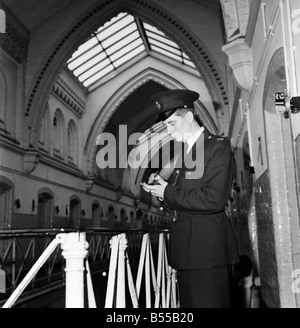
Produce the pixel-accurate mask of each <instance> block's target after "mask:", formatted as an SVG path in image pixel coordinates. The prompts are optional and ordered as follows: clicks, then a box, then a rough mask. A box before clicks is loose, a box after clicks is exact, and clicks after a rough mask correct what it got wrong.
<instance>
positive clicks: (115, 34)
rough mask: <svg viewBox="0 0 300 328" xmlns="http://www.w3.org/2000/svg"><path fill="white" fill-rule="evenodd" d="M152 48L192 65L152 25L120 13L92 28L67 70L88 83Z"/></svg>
mask: <svg viewBox="0 0 300 328" xmlns="http://www.w3.org/2000/svg"><path fill="white" fill-rule="evenodd" d="M143 52H144V53H147V54H148V55H153V54H154V53H155V52H156V53H158V54H161V55H163V56H164V57H165V58H169V59H173V60H175V61H177V62H180V63H181V64H183V65H187V66H189V67H192V68H195V66H194V64H193V63H192V61H191V60H190V59H189V58H188V56H186V55H185V54H184V53H183V51H182V50H181V49H180V48H179V47H178V45H177V44H176V43H175V42H173V41H172V40H170V39H169V38H168V37H167V36H166V35H165V34H164V33H163V32H161V31H159V30H158V29H156V28H155V27H154V26H152V25H150V24H147V23H145V22H142V21H141V20H140V19H137V18H135V17H133V16H132V15H129V14H127V13H120V14H119V15H118V16H116V17H114V18H112V19H111V20H110V21H109V22H107V23H105V24H104V25H103V26H101V27H100V28H99V29H98V30H96V31H95V32H94V33H93V34H92V35H91V36H90V38H89V39H88V40H87V41H86V42H85V43H83V44H82V45H81V46H80V47H79V48H78V49H77V50H76V51H75V52H74V53H73V55H72V57H71V58H70V59H69V60H68V63H67V66H68V68H69V70H70V71H72V72H73V74H74V75H75V76H76V77H77V78H78V80H79V81H80V82H82V83H83V85H84V86H85V87H89V86H91V85H92V84H93V83H95V82H97V81H98V80H100V79H101V78H103V77H104V76H106V75H107V74H109V73H111V72H113V71H114V70H116V69H117V68H119V67H121V66H122V65H123V64H125V63H127V62H129V61H130V60H132V59H134V58H135V57H136V56H138V55H139V54H141V53H143Z"/></svg>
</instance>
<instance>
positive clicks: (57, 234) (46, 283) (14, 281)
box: [0, 228, 176, 307]
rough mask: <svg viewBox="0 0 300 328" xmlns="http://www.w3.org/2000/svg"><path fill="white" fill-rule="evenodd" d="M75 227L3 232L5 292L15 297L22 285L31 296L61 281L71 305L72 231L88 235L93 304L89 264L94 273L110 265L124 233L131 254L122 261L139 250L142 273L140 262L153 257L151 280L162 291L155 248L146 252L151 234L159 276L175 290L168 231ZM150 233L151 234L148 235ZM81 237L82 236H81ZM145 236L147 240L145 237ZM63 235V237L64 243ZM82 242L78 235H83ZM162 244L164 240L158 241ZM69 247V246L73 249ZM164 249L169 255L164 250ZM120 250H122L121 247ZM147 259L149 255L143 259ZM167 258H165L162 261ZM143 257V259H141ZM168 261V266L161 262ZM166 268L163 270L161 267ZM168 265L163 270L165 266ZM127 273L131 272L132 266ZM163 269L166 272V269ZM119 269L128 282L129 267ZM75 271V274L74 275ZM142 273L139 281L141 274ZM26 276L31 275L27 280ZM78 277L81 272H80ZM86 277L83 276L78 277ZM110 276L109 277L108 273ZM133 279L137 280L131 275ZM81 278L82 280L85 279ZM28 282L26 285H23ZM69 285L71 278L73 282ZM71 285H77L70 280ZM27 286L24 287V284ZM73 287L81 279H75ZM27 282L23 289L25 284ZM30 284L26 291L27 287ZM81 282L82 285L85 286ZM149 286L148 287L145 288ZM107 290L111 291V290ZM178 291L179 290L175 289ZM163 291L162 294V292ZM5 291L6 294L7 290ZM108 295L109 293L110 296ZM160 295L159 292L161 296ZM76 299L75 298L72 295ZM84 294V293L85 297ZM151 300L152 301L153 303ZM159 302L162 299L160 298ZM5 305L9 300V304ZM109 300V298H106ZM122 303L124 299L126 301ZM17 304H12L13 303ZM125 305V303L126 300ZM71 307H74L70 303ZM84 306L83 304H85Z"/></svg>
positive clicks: (0, 242) (0, 233) (0, 241)
mask: <svg viewBox="0 0 300 328" xmlns="http://www.w3.org/2000/svg"><path fill="white" fill-rule="evenodd" d="M75 231H76V230H75V229H66V230H62V229H51V230H47V229H39V230H36V229H34V230H14V231H8V230H4V231H0V257H1V259H2V269H4V270H5V273H6V277H7V290H6V291H7V294H6V296H9V295H10V296H9V297H11V296H12V295H16V290H18V293H19V291H20V290H22V292H21V293H20V294H22V296H23V298H24V294H25V298H26V297H30V296H29V295H30V294H33V295H34V294H35V293H36V291H37V290H39V289H42V288H48V290H49V289H51V288H55V285H56V286H58V285H59V286H60V287H61V286H62V285H64V284H65V285H66V286H65V288H66V306H68V307H69V305H67V298H68V297H67V290H68V286H67V281H68V279H67V275H68V273H67V269H66V268H65V265H66V264H67V258H66V256H67V254H68V253H66V251H65V250H64V247H65V246H64V244H65V238H66V236H68V235H70V236H71V235H72V236H76V234H77V236H81V237H80V238H81V239H83V238H84V239H85V242H86V245H88V246H87V250H86V255H85V256H84V257H81V256H79V258H80V261H81V260H82V259H83V258H84V259H86V261H85V270H86V271H87V272H88V273H89V274H88V275H87V285H88V286H87V287H88V291H90V293H89V295H88V297H89V304H93V296H91V295H92V294H93V292H92V291H91V288H92V287H91V286H92V279H91V275H90V274H91V271H90V266H91V267H92V271H93V272H97V271H103V270H104V269H105V268H106V269H107V268H108V265H110V266H111V263H112V261H115V256H112V255H113V252H112V251H113V246H112V245H113V240H115V239H116V238H119V236H123V235H124V236H125V234H126V250H125V251H124V252H123V254H125V253H126V257H123V260H124V259H126V261H127V269H128V264H129V256H131V257H136V256H138V255H139V253H140V256H141V257H140V262H139V263H140V264H139V272H140V270H141V269H140V268H141V263H144V262H145V263H147V261H149V260H151V263H152V281H153V288H154V293H155V295H157V290H159V284H160V283H162V284H163V285H164V284H165V280H164V281H162V280H161V278H160V281H159V280H158V278H156V274H155V275H154V276H153V273H154V272H155V271H154V265H153V256H152V254H151V253H149V251H148V252H145V249H148V250H151V244H150V235H151V242H152V245H154V247H158V254H156V256H157V259H158V261H159V262H158V263H157V266H156V267H157V268H156V270H158V271H157V277H158V276H160V277H161V274H163V275H166V277H165V278H166V279H167V280H166V283H167V284H169V287H168V288H169V292H170V290H171V286H172V284H171V281H172V280H171V279H173V285H174V282H175V276H174V277H173V278H170V277H171V271H168V270H169V268H168V266H167V265H166V263H167V262H166V261H167V257H166V251H165V249H166V248H165V243H164V241H165V238H164V239H161V238H162V237H161V236H166V235H167V231H165V232H164V233H161V234H160V237H159V231H153V232H151V233H150V234H149V232H147V231H143V230H130V231H120V229H116V230H108V229H103V228H91V229H86V232H84V233H83V232H79V231H76V232H75ZM82 233H83V234H84V237H82ZM145 236H147V237H145ZM78 238H79V237H78ZM145 238H146V239H145ZM63 240H64V242H62V241H63ZM78 241H79V239H78ZM59 244H61V249H62V250H63V252H61V250H60V249H59V247H58V245H59ZM158 244H159V245H158ZM145 245H146V248H145ZM72 247H75V248H76V247H77V246H76V243H75V244H74V243H73V244H72ZM69 252H70V250H69ZM162 252H165V254H164V255H162V254H163V253H162ZM117 254H118V256H119V254H121V252H120V253H119V251H117ZM141 259H144V260H141ZM162 259H163V262H162ZM123 260H120V259H119V260H118V261H119V266H118V269H119V268H120V267H121V262H122V261H123ZM141 261H144V262H141ZM162 265H163V266H162ZM162 268H163V269H162ZM129 270H130V269H129ZM162 270H163V271H162ZM112 272H113V271H112V270H111V269H110V270H109V277H110V275H111V274H112ZM127 272H129V271H128V270H127ZM162 272H163V273H162ZM115 274H117V275H118V279H119V280H122V279H123V281H125V276H123V278H121V276H119V274H122V275H124V271H123V272H122V270H121V271H120V270H118V272H116V271H115ZM69 276H70V275H69ZM140 276H141V274H140V273H139V274H138V277H140ZM138 277H137V281H138V279H140V278H138ZM146 277H147V278H146V283H148V282H149V279H148V276H146ZM25 278H26V279H25ZM77 279H78V277H77ZM79 279H81V278H79ZM109 279H110V278H109ZM131 279H133V278H132V277H131ZM80 281H81V280H80ZM22 284H23V286H22ZM69 285H70V283H69ZM71 285H72V284H71ZM138 285H139V286H140V282H137V286H136V288H137V289H136V291H137V294H136V299H138V293H139V290H140V287H138ZM24 286H25V287H24ZM74 286H76V284H75V283H74ZM23 287H24V288H23ZM25 288H26V291H25V292H24V290H25ZM80 288H81V287H79V289H80ZM146 288H147V289H149V286H148V287H146ZM108 290H112V289H109V288H108ZM172 290H173V295H175V296H176V290H175V288H174V286H173V289H172ZM174 292H175V293H174ZM20 294H18V297H17V298H16V299H14V301H13V303H15V302H16V300H17V299H18V298H19V296H20ZM160 295H161V294H160ZM2 296H3V294H2ZM107 297H108V296H107ZM156 297H157V296H156ZM72 298H73V299H74V297H73V296H72ZM82 298H83V296H82ZM131 298H132V291H131ZM147 299H148V301H146V306H147V307H149V292H147V293H146V300H147ZM160 299H161V300H163V301H162V302H163V303H161V304H160V303H159V304H160V306H163V307H165V304H166V301H165V300H166V296H163V297H162V296H160ZM4 302H7V300H5V299H4V300H3V297H2V301H1V303H0V304H3V303H4ZM120 302H124V300H122V301H120V300H118V301H117V302H116V303H115V304H114V305H113V304H111V306H119V305H120ZM150 303H151V302H150ZM156 303H157V301H156ZM4 304H5V303H4ZM106 304H108V303H107V300H106ZM122 304H123V303H122ZM11 305H12V303H11ZM171 305H172V306H176V301H174V300H173V301H172V304H171ZM122 306H123V305H122ZM134 306H135V307H137V306H139V305H137V303H136V302H135V303H134ZM150 306H155V304H152V305H150ZM71 307H72V306H71ZM80 307H81V306H80Z"/></svg>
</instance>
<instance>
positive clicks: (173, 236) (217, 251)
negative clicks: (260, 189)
mask: <svg viewBox="0 0 300 328" xmlns="http://www.w3.org/2000/svg"><path fill="white" fill-rule="evenodd" d="M200 138H202V140H200ZM199 141H200V142H199ZM201 145H202V146H201ZM203 149H204V151H203ZM195 151H196V152H197V157H196V158H197V163H198V162H199V161H200V164H199V165H198V168H197V170H198V173H199V170H202V171H201V172H200V174H196V175H195V176H194V178H187V177H188V176H189V175H192V174H193V169H191V168H190V165H183V167H182V168H179V169H177V170H175V171H174V173H173V177H171V179H172V180H173V181H170V183H169V184H168V185H167V187H166V188H165V192H164V206H165V207H167V208H168V209H172V210H175V218H174V220H173V221H172V223H171V232H170V250H169V251H170V254H169V255H170V265H171V266H172V267H173V268H175V269H208V268H212V267H217V266H225V265H228V264H231V263H234V262H237V261H238V250H237V245H236V241H235V237H234V233H233V230H232V227H231V223H230V221H229V219H228V217H227V216H226V214H225V212H224V210H225V205H226V204H227V201H228V198H229V195H230V191H231V187H232V182H233V179H234V176H235V171H236V164H235V160H234V157H233V154H232V151H231V148H230V145H229V142H228V141H227V140H226V139H224V138H221V137H218V136H216V135H213V134H211V133H210V132H209V131H208V130H206V129H204V131H203V133H202V134H201V135H200V137H199V139H198V140H197V142H196V143H195V145H194V146H193V148H192V154H193V156H194V158H195ZM190 153H191V152H190ZM203 156H204V158H203ZM187 161H188V160H187ZM201 163H203V165H201ZM187 166H188V167H187ZM194 170H195V168H194ZM195 177H196V178H195Z"/></svg>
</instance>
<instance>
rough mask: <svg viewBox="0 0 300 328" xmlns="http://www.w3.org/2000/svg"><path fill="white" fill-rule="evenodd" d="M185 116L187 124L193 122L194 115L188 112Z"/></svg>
mask: <svg viewBox="0 0 300 328" xmlns="http://www.w3.org/2000/svg"><path fill="white" fill-rule="evenodd" d="M186 115H187V119H188V121H189V123H192V122H193V120H194V114H193V113H192V112H190V111H189V112H187V113H186Z"/></svg>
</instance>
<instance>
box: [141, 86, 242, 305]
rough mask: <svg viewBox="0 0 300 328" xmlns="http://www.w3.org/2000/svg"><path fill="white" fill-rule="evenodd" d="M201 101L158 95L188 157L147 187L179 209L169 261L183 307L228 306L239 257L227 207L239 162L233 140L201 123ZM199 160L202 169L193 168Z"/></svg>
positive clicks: (162, 115) (192, 95)
mask: <svg viewBox="0 0 300 328" xmlns="http://www.w3.org/2000/svg"><path fill="white" fill-rule="evenodd" d="M198 97H199V94H198V93H197V92H194V91H190V90H181V89H179V90H170V91H165V92H161V93H159V94H157V95H155V96H154V103H155V104H156V106H157V110H158V117H157V122H159V121H163V123H164V124H165V125H166V127H167V130H168V134H169V135H170V136H171V137H172V138H173V139H175V140H176V141H179V142H183V143H184V144H185V145H186V148H187V155H185V156H184V158H183V162H182V165H181V167H179V166H180V165H178V168H176V170H174V174H173V176H172V177H171V180H169V181H168V182H167V181H165V180H164V179H163V178H162V177H161V176H160V175H155V174H152V175H151V176H150V178H149V181H148V184H147V183H142V185H143V188H144V190H145V191H147V192H150V193H151V194H152V195H154V196H156V197H158V198H159V199H160V200H161V201H163V204H164V206H165V207H167V208H168V209H170V210H172V211H174V219H173V222H172V223H171V231H170V253H169V255H170V258H169V261H170V265H171V266H172V267H173V268H174V269H176V271H177V281H178V287H179V298H180V306H181V307H184V308H228V307H231V304H232V303H231V286H230V268H231V265H232V264H233V263H235V262H237V261H238V259H239V257H238V250H237V245H236V241H235V237H234V233H233V230H232V227H231V224H230V221H229V220H228V217H227V216H226V214H225V206H226V204H227V201H228V198H229V195H230V191H231V187H232V182H233V179H234V176H235V172H236V164H235V160H234V157H233V154H232V151H231V147H230V144H229V142H228V141H227V140H226V139H225V138H222V137H218V136H216V135H213V134H211V133H210V132H209V131H208V130H207V129H206V128H205V127H204V126H203V125H202V123H201V121H200V120H199V118H198V116H197V114H196V112H195V109H194V102H195V101H196V100H197V99H198ZM188 155H190V156H188ZM195 159H196V161H195V162H196V164H197V163H198V164H199V165H196V164H195V165H194V167H191V165H190V164H191V163H192V162H193V160H195ZM154 180H155V182H156V184H154V185H152V183H153V181H154Z"/></svg>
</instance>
